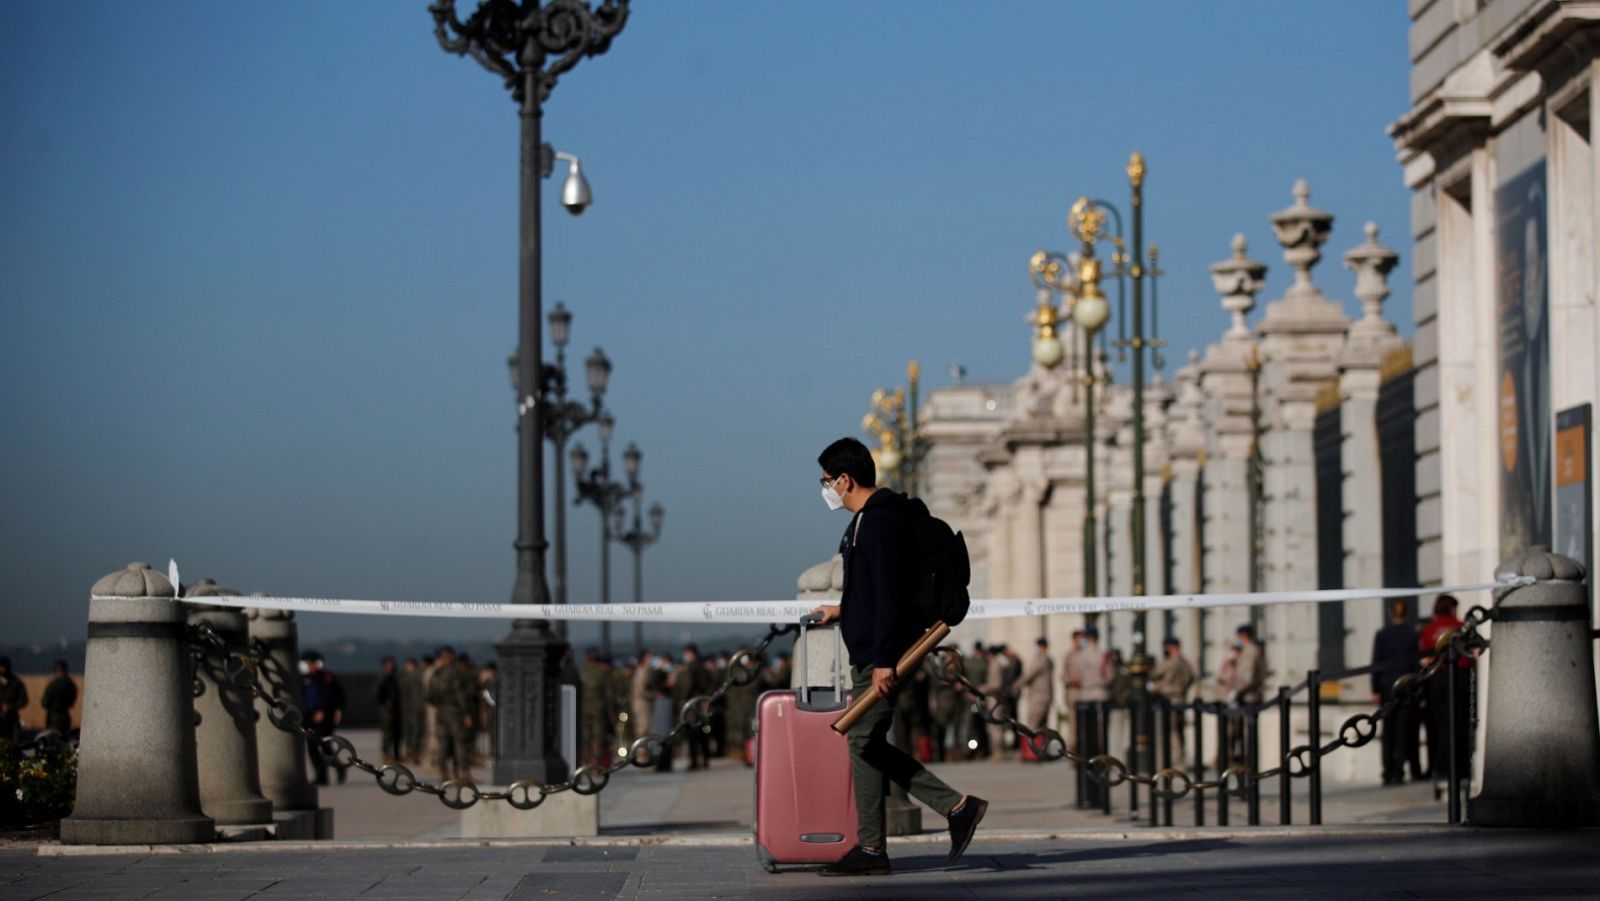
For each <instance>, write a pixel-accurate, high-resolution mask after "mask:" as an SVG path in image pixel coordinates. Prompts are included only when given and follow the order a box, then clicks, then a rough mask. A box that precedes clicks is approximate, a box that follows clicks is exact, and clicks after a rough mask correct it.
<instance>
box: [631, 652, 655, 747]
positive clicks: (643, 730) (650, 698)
mask: <svg viewBox="0 0 1600 901" xmlns="http://www.w3.org/2000/svg"><path fill="white" fill-rule="evenodd" d="M654 664H655V655H654V654H652V653H650V649H649V648H641V649H640V650H639V659H638V660H635V661H634V663H633V674H632V675H630V676H629V677H628V725H629V726H630V727H632V728H631V730H630V731H631V732H632V735H633V738H634V739H640V738H644V737H645V736H646V735H649V734H650V706H651V704H653V703H654V702H655V692H654V691H653V690H652V689H651V683H652V682H653V681H654V677H655V666H654Z"/></svg>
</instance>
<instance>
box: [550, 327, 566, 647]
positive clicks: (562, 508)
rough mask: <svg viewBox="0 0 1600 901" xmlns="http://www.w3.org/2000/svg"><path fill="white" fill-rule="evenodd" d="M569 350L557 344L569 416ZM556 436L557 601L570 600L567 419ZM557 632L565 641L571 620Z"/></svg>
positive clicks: (559, 406) (559, 408)
mask: <svg viewBox="0 0 1600 901" xmlns="http://www.w3.org/2000/svg"><path fill="white" fill-rule="evenodd" d="M566 356H567V354H566V350H565V349H564V348H561V347H557V348H556V369H558V370H560V372H561V373H562V377H561V378H559V379H557V381H556V403H555V410H556V412H557V415H558V416H565V415H566V414H565V411H566V407H567V403H566V401H567V385H566V382H567V380H566V378H565V374H566V371H567V359H566ZM554 431H555V439H556V465H555V477H556V541H555V552H556V553H555V557H556V559H555V572H554V573H553V575H554V577H555V578H554V580H553V584H552V587H554V589H555V600H556V603H557V604H565V603H566V602H567V472H566V460H567V425H566V423H564V422H560V423H556V425H555V429H554ZM556 635H557V636H559V637H560V638H561V639H562V640H563V641H565V640H566V638H567V621H566V620H561V621H559V622H557V623H556Z"/></svg>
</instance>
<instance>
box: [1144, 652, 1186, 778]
mask: <svg viewBox="0 0 1600 901" xmlns="http://www.w3.org/2000/svg"><path fill="white" fill-rule="evenodd" d="M1161 653H1162V657H1161V662H1160V663H1158V664H1156V668H1155V669H1154V670H1152V671H1151V673H1150V680H1151V682H1152V685H1153V687H1154V688H1155V691H1156V694H1158V695H1160V696H1161V697H1162V698H1164V699H1165V700H1166V702H1167V704H1168V705H1169V706H1170V708H1171V723H1172V754H1173V758H1174V759H1176V760H1183V759H1184V757H1183V705H1184V704H1186V703H1188V701H1189V688H1190V687H1191V686H1192V685H1194V665H1193V664H1191V663H1190V662H1189V661H1188V660H1187V659H1185V658H1184V656H1183V648H1182V646H1181V645H1179V644H1178V639H1177V637H1176V636H1173V635H1168V636H1167V637H1166V639H1164V640H1163V641H1162V642H1161Z"/></svg>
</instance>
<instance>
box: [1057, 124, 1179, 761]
mask: <svg viewBox="0 0 1600 901" xmlns="http://www.w3.org/2000/svg"><path fill="white" fill-rule="evenodd" d="M1127 172H1128V184H1129V186H1130V187H1131V196H1130V199H1129V207H1130V212H1131V214H1132V220H1133V233H1132V238H1133V241H1132V247H1131V248H1129V249H1128V251H1127V252H1124V247H1125V246H1126V245H1124V243H1123V240H1122V214H1121V213H1120V212H1119V211H1118V210H1117V208H1116V207H1114V206H1112V205H1111V204H1109V203H1107V202H1105V201H1103V200H1094V199H1091V198H1088V197H1081V198H1079V199H1078V202H1077V203H1075V204H1073V207H1072V218H1071V227H1072V231H1073V234H1074V235H1075V236H1076V237H1077V238H1078V240H1079V242H1080V243H1081V247H1080V249H1079V253H1080V254H1081V255H1082V260H1081V262H1080V264H1079V276H1080V281H1081V282H1082V284H1081V287H1080V290H1081V291H1083V292H1087V291H1089V290H1091V288H1090V286H1091V285H1097V284H1098V282H1099V277H1100V270H1099V266H1098V265H1096V264H1095V263H1094V260H1095V256H1094V249H1095V244H1096V243H1098V242H1099V241H1100V240H1101V236H1102V234H1103V232H1104V231H1105V225H1106V216H1107V214H1108V213H1109V214H1110V216H1111V218H1112V220H1113V222H1114V223H1115V225H1116V231H1115V234H1114V235H1112V236H1111V237H1110V243H1111V245H1112V249H1113V251H1112V258H1111V259H1112V266H1113V269H1112V272H1111V273H1110V274H1111V275H1113V276H1114V277H1116V279H1117V300H1118V307H1119V310H1118V312H1119V316H1118V328H1119V339H1118V340H1117V342H1116V344H1117V347H1118V349H1119V351H1120V350H1122V349H1124V348H1130V347H1131V348H1132V349H1133V379H1132V381H1133V510H1132V515H1131V517H1130V523H1129V526H1130V529H1131V530H1132V532H1133V535H1132V536H1131V537H1132V539H1133V540H1132V544H1133V548H1132V550H1133V553H1132V555H1131V556H1132V581H1133V585H1132V586H1131V589H1132V593H1133V594H1135V595H1142V594H1144V593H1145V591H1146V588H1147V586H1146V583H1145V497H1144V443H1145V428H1144V351H1145V348H1146V347H1149V348H1152V349H1153V350H1155V352H1156V358H1155V362H1156V365H1157V366H1158V367H1159V366H1160V365H1161V357H1160V348H1161V346H1162V341H1161V339H1160V338H1159V337H1157V336H1156V329H1155V325H1156V298H1155V289H1154V284H1155V281H1154V280H1155V276H1157V275H1159V274H1160V273H1159V270H1157V269H1156V256H1155V254H1156V248H1155V246H1154V245H1152V246H1151V248H1150V255H1149V256H1148V258H1147V256H1146V254H1145V246H1144V176H1145V165H1144V155H1143V154H1140V153H1134V154H1133V155H1132V156H1131V157H1130V158H1129V160H1128V168H1127ZM1146 279H1150V280H1151V285H1152V288H1151V303H1150V325H1151V329H1150V335H1149V336H1148V337H1146V335H1145V320H1144V315H1145V304H1144V284H1145V280H1146ZM1124 280H1127V281H1128V282H1130V283H1131V285H1132V288H1133V291H1132V298H1131V299H1132V301H1133V311H1132V313H1133V315H1132V317H1131V320H1130V319H1128V318H1126V317H1125V316H1124V315H1121V314H1125V313H1126V312H1127V311H1126V310H1125V309H1124V308H1123V307H1122V298H1123V291H1122V285H1123V282H1124ZM1124 323H1126V324H1127V326H1128V327H1129V332H1131V333H1129V332H1121V328H1122V325H1123V324H1124ZM1147 620H1148V617H1147V616H1146V613H1145V611H1143V610H1138V611H1135V612H1134V617H1133V660H1132V662H1131V663H1130V665H1129V667H1128V671H1129V674H1130V675H1132V676H1133V683H1134V705H1135V710H1136V711H1137V713H1136V715H1135V717H1134V744H1135V748H1136V752H1137V755H1138V761H1137V765H1139V766H1141V767H1146V768H1148V767H1149V766H1150V764H1151V762H1152V760H1153V757H1154V750H1155V748H1154V746H1153V744H1152V743H1151V734H1152V729H1151V723H1150V706H1149V696H1148V693H1147V689H1148V684H1147V681H1148V677H1149V674H1150V669H1151V661H1150V653H1149V644H1148V641H1149V635H1148V632H1149V629H1148V623H1147Z"/></svg>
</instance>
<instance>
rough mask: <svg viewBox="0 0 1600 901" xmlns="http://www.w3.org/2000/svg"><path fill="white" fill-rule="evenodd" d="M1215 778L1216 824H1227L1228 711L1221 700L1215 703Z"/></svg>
mask: <svg viewBox="0 0 1600 901" xmlns="http://www.w3.org/2000/svg"><path fill="white" fill-rule="evenodd" d="M1216 706H1217V778H1218V779H1219V780H1221V781H1222V783H1223V784H1222V787H1221V788H1219V789H1217V825H1218V826H1226V825H1228V784H1227V775H1226V774H1227V772H1228V750H1229V748H1228V713H1227V710H1226V708H1225V707H1224V705H1223V704H1222V703H1221V702H1218V703H1217V705H1216Z"/></svg>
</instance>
